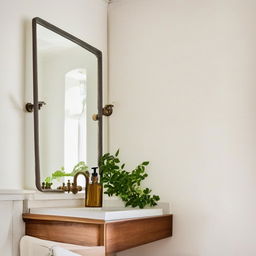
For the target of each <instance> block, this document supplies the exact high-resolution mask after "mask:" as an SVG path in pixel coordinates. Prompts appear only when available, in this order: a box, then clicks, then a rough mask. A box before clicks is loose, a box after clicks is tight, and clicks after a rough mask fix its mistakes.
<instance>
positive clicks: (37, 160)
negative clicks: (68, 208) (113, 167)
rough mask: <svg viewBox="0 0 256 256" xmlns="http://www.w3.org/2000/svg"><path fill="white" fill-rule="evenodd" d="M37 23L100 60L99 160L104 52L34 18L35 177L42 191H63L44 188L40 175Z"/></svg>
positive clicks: (100, 150)
mask: <svg viewBox="0 0 256 256" xmlns="http://www.w3.org/2000/svg"><path fill="white" fill-rule="evenodd" d="M37 24H39V25H41V26H43V27H45V28H47V29H49V30H51V31H53V32H55V33H57V34H59V35H61V36H63V37H65V38H67V39H69V40H71V41H72V42H74V43H76V44H78V45H79V46H81V47H82V48H84V49H86V50H88V51H89V52H91V53H93V54H94V55H95V56H96V58H97V61H98V74H97V75H98V160H99V158H100V157H101V156H102V129H103V128H102V126H103V124H102V82H103V79H102V52H101V51H100V50H98V49H97V48H95V47H93V46H91V45H89V44H88V43H86V42H84V41H82V40H80V39H79V38H77V37H75V36H73V35H71V34H69V33H67V32H65V31H63V30H62V29H60V28H58V27H56V26H54V25H52V24H50V23H48V22H47V21H45V20H43V19H41V18H38V17H36V18H34V19H33V20H32V38H33V98H34V99H33V102H34V109H33V110H34V111H33V112H34V148H35V179H36V188H37V189H38V190H39V191H42V192H63V191H60V190H54V189H42V186H41V177H40V154H39V152H40V149H39V115H38V111H39V100H38V73H37V71H38V65H37Z"/></svg>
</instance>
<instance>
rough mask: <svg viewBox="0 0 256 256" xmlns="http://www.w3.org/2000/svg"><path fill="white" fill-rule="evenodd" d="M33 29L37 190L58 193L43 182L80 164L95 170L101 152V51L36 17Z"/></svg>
mask: <svg viewBox="0 0 256 256" xmlns="http://www.w3.org/2000/svg"><path fill="white" fill-rule="evenodd" d="M32 27H33V86H34V88H33V97H34V99H33V104H31V108H33V112H34V140H35V172H36V187H37V188H38V189H39V190H40V191H59V190H58V189H57V187H58V185H59V184H53V185H52V187H51V189H48V188H44V187H42V182H43V181H44V180H45V178H46V177H49V176H51V174H52V173H53V172H55V171H56V170H59V169H60V168H61V167H64V168H65V171H66V172H71V171H72V169H73V167H74V166H75V165H76V164H77V163H78V162H80V161H84V162H85V163H86V164H87V165H88V166H97V165H98V159H99V157H100V156H101V154H102V53H101V51H100V50H98V49H96V48H95V47H93V46H91V45H89V44H87V43H85V42H83V41H81V40H80V39H78V38H76V37H74V36H72V35H70V34H69V33H67V32H65V31H63V30H61V29H59V28H57V27H56V26H53V25H52V24H49V23H48V22H46V21H44V20H42V19H40V18H34V19H33V21H32ZM95 114H97V115H98V120H96V121H95V120H93V118H92V116H93V115H95ZM61 182H62V181H61ZM80 182H81V181H80ZM78 183H79V181H78Z"/></svg>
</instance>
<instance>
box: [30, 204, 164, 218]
mask: <svg viewBox="0 0 256 256" xmlns="http://www.w3.org/2000/svg"><path fill="white" fill-rule="evenodd" d="M30 213H32V214H43V215H56V216H68V217H78V218H88V219H98V220H108V221H110V220H120V219H131V218H143V217H150V216H160V215H163V209H160V208H146V209H135V208H116V207H115V208H90V207H86V208H85V207H83V208H82V207H81V208H50V207H49V208H31V209H30Z"/></svg>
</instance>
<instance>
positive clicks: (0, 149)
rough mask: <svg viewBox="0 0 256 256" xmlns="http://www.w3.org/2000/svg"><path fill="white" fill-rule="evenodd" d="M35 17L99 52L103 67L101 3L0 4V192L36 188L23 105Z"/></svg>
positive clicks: (32, 0)
mask: <svg viewBox="0 0 256 256" xmlns="http://www.w3.org/2000/svg"><path fill="white" fill-rule="evenodd" d="M37 16H38V17H40V18H43V19H45V20H47V21H48V22H50V23H52V24H54V25H56V26H58V27H60V28H62V29H63V30H66V31H68V32H69V33H71V34H73V35H75V36H77V37H79V38H81V39H82V40H84V41H86V42H87V43H89V44H91V45H93V46H95V47H97V48H98V49H100V50H101V51H103V57H104V63H105V64H106V49H107V3H106V1H104V0H76V1H68V0H54V1H52V0H44V1H40V0H1V2H0V31H1V44H0V56H1V58H0V84H1V85H0V129H1V132H0V159H1V162H0V176H1V179H0V189H5V188H8V189H10V188H23V187H24V184H25V187H26V188H33V186H34V184H35V182H34V151H33V150H34V148H33V120H32V114H30V113H25V112H24V104H25V102H26V101H32V80H31V79H32V73H31V72H32V67H31V51H32V50H31V20H32V18H33V17H37ZM104 67H105V70H104V76H105V78H106V73H107V72H106V65H105V66H104ZM24 135H26V136H24Z"/></svg>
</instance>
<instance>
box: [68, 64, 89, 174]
mask: <svg viewBox="0 0 256 256" xmlns="http://www.w3.org/2000/svg"><path fill="white" fill-rule="evenodd" d="M86 134H87V131H86V70H85V69H75V70H71V71H70V72H68V73H67V74H66V76H65V131H64V166H65V169H66V170H70V171H72V169H73V167H74V166H75V165H76V164H77V163H78V162H79V161H85V162H87V161H86V160H87V159H86V155H87V152H86V144H87V141H86Z"/></svg>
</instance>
